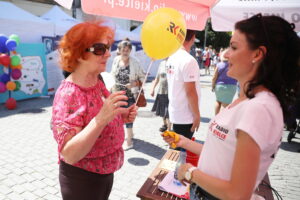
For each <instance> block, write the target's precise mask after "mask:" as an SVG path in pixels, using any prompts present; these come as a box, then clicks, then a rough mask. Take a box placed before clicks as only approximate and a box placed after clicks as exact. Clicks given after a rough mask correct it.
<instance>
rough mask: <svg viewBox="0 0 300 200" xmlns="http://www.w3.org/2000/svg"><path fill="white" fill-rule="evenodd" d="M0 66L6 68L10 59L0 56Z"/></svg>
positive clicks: (3, 55) (6, 56)
mask: <svg viewBox="0 0 300 200" xmlns="http://www.w3.org/2000/svg"><path fill="white" fill-rule="evenodd" d="M0 64H1V65H4V66H6V67H7V66H8V65H9V64H10V57H9V56H8V55H6V54H1V55H0Z"/></svg>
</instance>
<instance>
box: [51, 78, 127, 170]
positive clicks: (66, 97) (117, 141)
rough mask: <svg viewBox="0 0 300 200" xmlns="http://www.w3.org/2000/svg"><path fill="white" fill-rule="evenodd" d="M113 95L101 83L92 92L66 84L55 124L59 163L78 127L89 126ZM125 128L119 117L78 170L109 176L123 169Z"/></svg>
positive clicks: (58, 100)
mask: <svg viewBox="0 0 300 200" xmlns="http://www.w3.org/2000/svg"><path fill="white" fill-rule="evenodd" d="M109 95H110V93H109V92H108V90H107V89H106V87H105V85H104V84H103V83H102V82H101V81H99V82H98V83H97V84H96V85H95V86H93V87H89V88H83V87H80V86H78V85H76V84H74V83H72V82H69V81H66V80H64V81H62V83H61V85H60V87H59V88H58V90H57V92H56V94H55V98H54V102H53V108H52V109H53V110H52V121H51V125H52V131H53V135H54V138H55V140H56V141H57V143H58V154H59V155H58V157H59V161H60V160H63V161H64V158H63V156H62V155H61V153H60V152H61V150H62V147H63V146H62V145H63V142H64V138H65V137H66V136H67V135H76V131H75V127H81V128H82V129H83V128H84V127H85V126H87V125H88V123H89V122H90V121H91V120H92V119H93V117H95V116H96V115H97V113H98V112H99V110H100V109H101V108H102V106H103V100H104V99H105V98H106V97H108V96H109ZM123 124H124V122H123V120H122V118H121V116H120V115H119V116H116V117H115V119H114V120H112V121H111V122H110V123H109V124H108V125H107V126H106V127H105V128H104V129H103V131H102V133H101V134H100V136H99V137H98V139H97V140H96V142H95V144H94V146H93V147H92V149H91V151H90V152H89V153H88V154H87V155H86V156H85V157H84V158H83V159H81V160H80V161H78V162H77V163H75V164H74V166H76V167H79V168H82V169H84V170H87V171H90V172H94V173H99V174H109V173H113V172H115V171H117V170H118V169H120V168H121V166H122V165H123V161H124V151H123V149H122V144H123V142H124V128H123Z"/></svg>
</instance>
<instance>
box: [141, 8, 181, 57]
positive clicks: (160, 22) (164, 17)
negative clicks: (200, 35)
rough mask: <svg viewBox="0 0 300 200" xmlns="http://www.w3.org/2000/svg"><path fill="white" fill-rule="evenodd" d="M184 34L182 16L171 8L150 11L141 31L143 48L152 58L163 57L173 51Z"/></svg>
mask: <svg viewBox="0 0 300 200" xmlns="http://www.w3.org/2000/svg"><path fill="white" fill-rule="evenodd" d="M185 36H186V23H185V20H184V17H183V16H182V14H181V13H180V12H178V11H177V10H175V9H173V8H160V9H157V10H155V11H154V12H152V13H150V14H149V15H148V16H147V17H146V19H145V21H144V23H143V26H142V31H141V41H142V46H143V49H144V51H145V52H146V54H147V55H148V56H149V57H150V58H153V59H164V58H166V57H169V56H170V55H172V54H173V53H175V52H176V51H177V49H179V48H180V46H181V45H182V44H183V42H184V39H185Z"/></svg>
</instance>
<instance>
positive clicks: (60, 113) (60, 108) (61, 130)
mask: <svg viewBox="0 0 300 200" xmlns="http://www.w3.org/2000/svg"><path fill="white" fill-rule="evenodd" d="M86 105H87V103H86V98H85V95H80V93H79V92H78V91H77V90H76V88H72V87H65V88H62V89H60V90H58V91H57V93H56V95H55V98H54V102H53V108H52V121H51V125H52V131H53V136H54V138H55V140H56V142H57V144H58V151H59V152H61V149H62V147H63V144H64V139H65V137H66V136H68V135H72V136H74V135H76V128H77V127H79V128H82V127H83V126H84V117H85V113H86Z"/></svg>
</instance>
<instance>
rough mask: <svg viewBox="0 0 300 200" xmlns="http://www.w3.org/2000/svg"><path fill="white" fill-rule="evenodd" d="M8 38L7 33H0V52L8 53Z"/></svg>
mask: <svg viewBox="0 0 300 200" xmlns="http://www.w3.org/2000/svg"><path fill="white" fill-rule="evenodd" d="M7 40H8V38H7V37H6V36H5V35H2V34H0V52H1V53H6V52H7V48H6V41H7Z"/></svg>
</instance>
